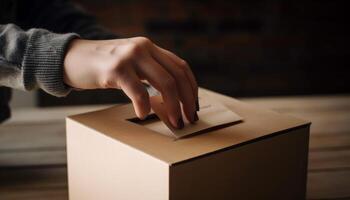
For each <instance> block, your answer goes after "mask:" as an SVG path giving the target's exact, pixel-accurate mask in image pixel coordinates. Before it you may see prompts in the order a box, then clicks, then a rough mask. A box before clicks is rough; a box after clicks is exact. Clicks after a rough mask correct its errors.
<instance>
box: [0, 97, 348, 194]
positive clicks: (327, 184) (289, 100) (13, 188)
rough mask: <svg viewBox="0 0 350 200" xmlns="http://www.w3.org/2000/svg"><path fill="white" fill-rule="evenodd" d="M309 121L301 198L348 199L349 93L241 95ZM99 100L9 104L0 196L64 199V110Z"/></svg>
mask: <svg viewBox="0 0 350 200" xmlns="http://www.w3.org/2000/svg"><path fill="white" fill-rule="evenodd" d="M243 101H245V102H248V103H251V104H255V105H257V106H261V107H264V108H269V109H273V110H275V111H277V112H281V113H285V114H288V115H292V116H296V117H299V118H304V119H307V120H311V121H312V123H313V124H312V126H311V138H310V150H309V172H308V183H307V198H308V199H310V200H326V199H329V200H343V199H350V96H349V95H347V96H346V95H343V96H312V97H310V96H300V97H271V98H246V99H243ZM102 107H105V106H84V107H61V108H45V109H20V110H14V113H13V118H12V119H11V120H10V121H8V122H6V123H5V124H2V125H1V126H0V199H1V200H15V199H16V200H17V199H26V200H32V199H33V200H34V199H35V200H41V199H51V200H66V199H68V188H67V171H66V154H65V127H64V119H63V118H64V116H66V115H68V114H75V113H79V112H86V111H91V110H95V109H99V108H102Z"/></svg>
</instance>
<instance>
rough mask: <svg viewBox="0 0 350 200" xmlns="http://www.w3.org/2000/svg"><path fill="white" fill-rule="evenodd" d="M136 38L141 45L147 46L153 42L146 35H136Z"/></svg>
mask: <svg viewBox="0 0 350 200" xmlns="http://www.w3.org/2000/svg"><path fill="white" fill-rule="evenodd" d="M135 39H136V42H137V43H138V44H139V45H141V46H147V45H149V44H151V43H152V42H151V40H150V39H148V38H146V37H136V38H135Z"/></svg>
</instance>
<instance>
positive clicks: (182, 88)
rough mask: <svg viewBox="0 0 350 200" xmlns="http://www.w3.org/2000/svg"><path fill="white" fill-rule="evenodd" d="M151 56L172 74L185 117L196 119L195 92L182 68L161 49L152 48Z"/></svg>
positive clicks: (192, 121) (189, 119) (192, 120)
mask: <svg viewBox="0 0 350 200" xmlns="http://www.w3.org/2000/svg"><path fill="white" fill-rule="evenodd" d="M152 56H153V57H154V58H155V59H156V60H157V61H158V62H159V63H160V64H161V65H162V66H163V67H164V69H166V71H167V72H168V73H169V74H171V75H172V77H173V78H174V79H175V81H176V85H177V89H178V94H179V97H180V100H181V102H182V105H183V109H184V113H185V115H186V118H187V119H188V121H190V122H191V123H194V122H195V121H197V120H198V115H197V112H196V97H197V96H196V92H195V89H194V86H192V83H191V81H190V77H189V76H188V75H187V72H186V71H185V69H184V68H182V67H181V66H179V65H178V64H177V63H175V62H174V61H173V60H172V59H170V58H169V56H167V55H166V54H164V53H163V52H162V51H160V50H158V49H157V48H154V50H153V51H152Z"/></svg>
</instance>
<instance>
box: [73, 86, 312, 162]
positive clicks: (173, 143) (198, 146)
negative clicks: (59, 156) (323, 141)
mask: <svg viewBox="0 0 350 200" xmlns="http://www.w3.org/2000/svg"><path fill="white" fill-rule="evenodd" d="M199 95H200V98H203V99H204V98H208V99H211V100H213V101H218V102H220V103H223V104H224V105H225V106H226V107H227V108H229V109H231V110H232V111H233V112H235V113H237V114H238V115H239V116H241V117H242V118H243V119H244V121H243V122H242V123H238V124H236V125H234V126H229V127H225V128H221V129H217V130H214V131H211V132H209V133H205V134H200V135H196V136H194V137H188V138H184V139H180V140H174V139H173V138H170V137H168V136H164V135H161V134H159V133H157V132H155V131H152V130H150V129H147V128H145V127H143V126H140V125H138V124H135V123H133V122H130V121H127V120H125V119H131V118H135V117H136V116H135V114H134V111H133V107H132V105H123V106H114V107H111V108H108V109H105V110H100V111H95V112H90V113H85V114H80V115H75V116H71V117H69V118H70V119H72V120H74V121H76V122H79V123H81V124H82V125H86V126H88V127H90V128H92V129H95V130H96V131H98V132H100V133H101V134H104V135H105V136H108V137H110V138H112V139H115V140H116V141H119V142H122V143H124V144H126V145H128V146H130V147H132V148H135V149H137V150H140V151H142V152H144V153H146V154H149V155H150V156H152V157H155V158H157V159H159V160H161V161H163V162H166V163H168V164H169V165H172V164H174V163H178V162H182V161H185V160H188V159H192V158H194V157H198V156H202V155H205V154H207V153H212V152H214V151H217V150H220V149H223V148H227V147H231V146H234V145H238V144H241V143H244V142H248V141H250V140H253V139H257V138H260V137H264V136H267V135H270V134H272V133H276V132H279V131H282V130H286V129H289V128H294V127H299V126H304V125H308V124H309V122H307V121H304V120H300V119H297V118H293V117H289V116H286V115H281V114H278V113H276V112H273V111H268V110H265V109H261V108H257V107H254V106H251V105H247V104H245V103H243V102H240V101H237V100H235V99H232V98H230V97H226V96H224V95H220V94H217V93H214V92H210V91H207V90H203V89H201V90H200V94H199Z"/></svg>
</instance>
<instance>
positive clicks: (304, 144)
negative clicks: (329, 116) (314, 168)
mask: <svg viewBox="0 0 350 200" xmlns="http://www.w3.org/2000/svg"><path fill="white" fill-rule="evenodd" d="M200 96H202V97H203V96H205V97H208V98H211V99H214V100H215V101H218V102H221V103H223V104H224V105H225V106H227V107H228V108H229V109H231V110H232V111H234V112H235V113H237V114H238V115H239V116H241V117H242V118H243V119H244V121H243V122H242V123H238V124H235V125H232V126H228V127H224V128H221V129H217V130H214V131H211V132H207V133H203V134H199V135H196V136H192V137H188V138H183V139H178V140H174V139H173V138H171V137H168V136H165V135H162V134H159V133H157V132H155V131H152V130H150V129H147V128H145V127H143V126H142V125H139V124H135V123H133V122H130V121H128V120H124V119H122V118H123V117H122V118H120V116H125V115H134V114H133V113H134V112H133V108H132V107H131V106H130V105H128V106H115V107H112V108H108V109H105V110H101V111H95V112H90V113H85V114H80V115H75V116H71V117H68V118H67V154H68V174H69V175H68V179H69V197H70V200H97V199H103V200H117V199H118V200H168V199H169V200H187V199H188V200H197V199H198V200H223V199H225V200H226V199H239V200H244V199H269V200H272V199H284V200H289V199H290V200H296V199H298V200H299V199H305V193H306V173H307V157H308V138H309V126H310V123H309V122H306V121H303V120H300V119H296V118H293V117H289V116H285V115H281V114H278V113H276V112H273V111H268V110H264V109H261V108H257V107H254V106H251V105H248V104H246V103H243V102H240V101H238V100H235V99H233V98H230V97H227V96H223V95H220V94H217V93H213V92H210V91H207V90H203V89H201V90H200Z"/></svg>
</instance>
